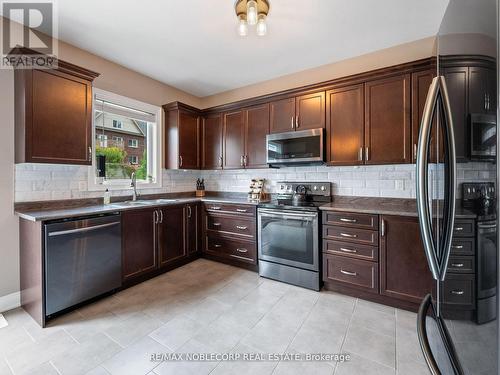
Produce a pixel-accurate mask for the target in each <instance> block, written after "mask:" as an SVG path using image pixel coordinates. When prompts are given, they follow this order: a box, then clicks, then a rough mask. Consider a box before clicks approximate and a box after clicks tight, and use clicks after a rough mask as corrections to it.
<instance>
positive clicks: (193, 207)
mask: <svg viewBox="0 0 500 375" xmlns="http://www.w3.org/2000/svg"><path fill="white" fill-rule="evenodd" d="M186 211H187V212H186V251H187V255H192V254H195V253H197V252H198V251H199V250H200V239H199V234H200V223H201V216H200V204H199V203H194V204H187V205H186Z"/></svg>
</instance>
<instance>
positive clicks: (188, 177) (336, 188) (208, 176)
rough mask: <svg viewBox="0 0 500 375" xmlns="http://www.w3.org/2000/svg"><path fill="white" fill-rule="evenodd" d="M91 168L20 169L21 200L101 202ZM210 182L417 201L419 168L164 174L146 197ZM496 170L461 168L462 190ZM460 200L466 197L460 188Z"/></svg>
mask: <svg viewBox="0 0 500 375" xmlns="http://www.w3.org/2000/svg"><path fill="white" fill-rule="evenodd" d="M88 171H89V167H86V166H67V165H52V164H16V171H15V172H16V173H15V178H16V181H15V201H16V202H27V201H40V200H56V199H76V198H93V197H101V196H102V192H100V191H89V190H88V182H87V179H88V177H87V173H88ZM198 177H200V178H204V179H205V185H206V189H207V190H210V191H231V192H247V191H248V186H249V182H250V180H251V179H252V178H255V177H261V178H265V179H266V180H267V190H268V191H269V192H271V193H272V192H274V191H275V189H276V183H277V182H278V181H330V182H332V184H333V193H334V194H335V195H354V196H372V197H391V198H415V165H414V164H400V165H377V166H350V167H326V166H318V167H287V168H281V169H253V170H222V171H217V170H210V171H184V170H180V171H177V170H163V171H162V182H163V186H162V188H159V189H145V190H144V191H143V192H144V193H145V194H156V193H171V192H185V191H193V190H194V189H195V181H196V179H197V178H198ZM495 178H496V166H495V165H494V164H491V163H465V164H458V166H457V179H458V187H460V184H461V183H462V182H477V181H494V180H495ZM112 195H114V196H126V195H131V191H130V189H126V190H117V191H116V190H115V191H112ZM458 196H459V197H460V196H461V192H460V189H459V191H458Z"/></svg>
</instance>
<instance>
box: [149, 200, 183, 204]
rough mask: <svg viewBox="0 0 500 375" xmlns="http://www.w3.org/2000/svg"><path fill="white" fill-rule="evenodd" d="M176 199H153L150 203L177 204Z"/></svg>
mask: <svg viewBox="0 0 500 375" xmlns="http://www.w3.org/2000/svg"><path fill="white" fill-rule="evenodd" d="M177 201H178V199H154V200H152V201H151V202H154V203H157V204H163V203H172V202H177Z"/></svg>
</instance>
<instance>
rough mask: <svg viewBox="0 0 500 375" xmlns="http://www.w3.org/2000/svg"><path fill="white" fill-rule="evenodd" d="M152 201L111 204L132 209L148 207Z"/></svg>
mask: <svg viewBox="0 0 500 375" xmlns="http://www.w3.org/2000/svg"><path fill="white" fill-rule="evenodd" d="M151 202H152V201H146V200H143V201H125V202H116V203H113V205H114V206H121V207H134V206H147V205H150V204H151Z"/></svg>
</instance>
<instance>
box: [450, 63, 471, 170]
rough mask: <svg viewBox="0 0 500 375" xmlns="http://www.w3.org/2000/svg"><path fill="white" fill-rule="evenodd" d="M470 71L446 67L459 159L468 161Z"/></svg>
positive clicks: (465, 68)
mask: <svg viewBox="0 0 500 375" xmlns="http://www.w3.org/2000/svg"><path fill="white" fill-rule="evenodd" d="M468 71H469V68H468V67H466V66H464V67H448V68H445V69H444V76H445V79H446V87H447V88H448V96H449V98H450V106H451V116H452V118H453V130H454V133H455V150H456V153H457V161H466V160H467V154H468V146H467V140H468V139H469V137H468V136H467V115H468V99H467V88H468Z"/></svg>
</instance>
